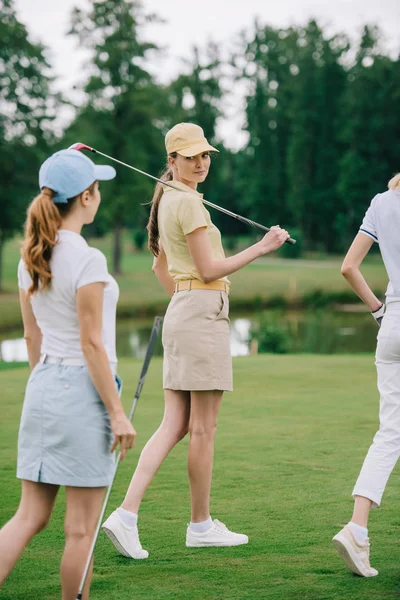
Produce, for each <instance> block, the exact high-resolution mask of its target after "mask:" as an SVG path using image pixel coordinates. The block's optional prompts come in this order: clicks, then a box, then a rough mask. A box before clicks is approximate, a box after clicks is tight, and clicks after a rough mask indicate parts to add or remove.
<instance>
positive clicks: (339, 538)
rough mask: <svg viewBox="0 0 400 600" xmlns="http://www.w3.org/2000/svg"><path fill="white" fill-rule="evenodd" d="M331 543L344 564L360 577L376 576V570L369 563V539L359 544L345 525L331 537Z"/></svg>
mask: <svg viewBox="0 0 400 600" xmlns="http://www.w3.org/2000/svg"><path fill="white" fill-rule="evenodd" d="M332 542H333V545H334V546H335V548H336V550H337V551H338V553H339V555H340V556H341V558H342V559H343V560H344V563H345V565H346V566H347V567H348V568H349V569H350V571H353V573H356V574H357V575H360V576H361V577H376V575H378V571H377V570H376V569H373V568H372V567H371V565H370V564H369V546H370V544H369V539H368V538H367V539H366V541H365V543H364V544H359V543H358V542H357V541H356V539H355V537H354V535H353V533H352V531H351V529H350V527H348V526H347V525H345V526H344V527H343V529H342V530H341V531H339V533H338V534H337V535H335V537H334V538H333V539H332Z"/></svg>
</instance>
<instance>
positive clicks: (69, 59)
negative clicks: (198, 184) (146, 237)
mask: <svg viewBox="0 0 400 600" xmlns="http://www.w3.org/2000/svg"><path fill="white" fill-rule="evenodd" d="M14 2H15V6H16V9H17V13H18V17H19V18H20V20H21V21H23V22H24V23H25V25H26V26H27V28H28V32H29V33H30V35H31V37H32V39H35V40H38V39H39V40H40V41H41V42H42V43H43V44H44V45H46V46H47V47H49V49H50V55H49V58H50V61H51V63H52V65H53V66H54V71H55V74H56V75H57V77H58V81H59V87H60V88H61V89H62V90H64V91H65V92H69V91H70V90H71V89H72V87H73V85H74V84H77V83H79V81H80V80H82V70H81V66H82V63H83V61H84V59H85V56H86V55H85V53H84V51H83V50H82V49H79V47H78V44H77V41H76V40H75V39H73V38H71V37H70V38H68V37H67V36H66V32H67V31H68V26H69V20H70V14H71V10H72V8H73V7H74V6H79V7H85V6H88V5H89V4H90V1H89V0H62V2H57V1H56V0H14ZM143 5H144V7H145V8H146V9H147V10H148V12H153V13H156V14H158V15H159V16H160V17H162V18H163V19H164V20H165V21H166V23H165V24H163V25H156V24H153V25H151V26H149V27H148V31H147V37H148V38H150V40H152V41H156V42H158V44H159V45H161V46H164V47H165V48H166V51H165V52H163V56H162V58H160V59H158V60H157V64H155V65H153V72H154V73H155V75H156V76H157V78H158V79H159V81H163V82H166V81H168V80H169V79H171V78H172V77H174V76H175V75H176V74H177V73H178V72H179V71H180V69H182V63H181V61H180V58H182V57H184V56H185V55H187V54H188V52H189V51H190V48H191V47H192V46H193V45H194V44H196V45H199V46H200V47H201V46H204V44H205V43H206V42H207V40H209V39H213V40H215V41H218V42H220V43H221V44H222V47H223V48H224V49H225V50H226V51H227V52H228V51H229V49H232V48H234V44H235V35H236V34H237V33H238V32H239V31H240V30H241V29H243V28H245V29H248V30H249V29H250V30H251V26H252V24H253V23H254V20H255V18H256V17H257V18H258V19H259V21H260V22H261V23H268V24H271V25H273V26H282V27H286V26H289V25H293V24H295V25H298V24H299V25H301V24H303V23H305V22H306V21H307V20H308V19H309V18H311V17H316V18H317V19H318V21H319V23H320V24H321V25H322V26H324V27H327V28H328V30H329V32H336V31H344V32H346V33H348V34H350V35H352V36H356V35H357V34H358V33H359V32H360V30H361V28H362V26H363V25H364V24H377V25H379V26H380V27H381V28H382V31H383V32H384V34H385V38H386V43H387V47H388V48H389V49H390V50H391V51H392V52H393V53H397V52H398V51H399V50H400V36H399V23H400V0H379V1H378V0H200V1H198V2H196V1H194V0H192V1H191V0H144V1H143ZM232 123H235V124H234V125H233V124H232ZM238 128H239V129H240V119H237V118H235V119H233V120H232V121H231V122H225V123H221V127H220V135H221V136H222V138H223V139H224V140H225V141H226V142H227V143H228V144H229V145H231V146H236V145H237V140H238V138H240V135H239V133H240V132H239V131H237V129H238Z"/></svg>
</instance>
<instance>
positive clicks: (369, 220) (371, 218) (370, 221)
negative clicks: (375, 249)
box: [360, 196, 378, 242]
mask: <svg viewBox="0 0 400 600" xmlns="http://www.w3.org/2000/svg"><path fill="white" fill-rule="evenodd" d="M376 198H377V196H375V198H373V200H372V202H371V204H370V206H369V208H368V210H367V212H366V213H365V217H364V219H363V222H362V224H361V227H360V233H364V234H365V235H367V236H368V237H370V238H371V239H372V240H374V242H378V234H377V232H376V224H375V223H376V219H375V199H376Z"/></svg>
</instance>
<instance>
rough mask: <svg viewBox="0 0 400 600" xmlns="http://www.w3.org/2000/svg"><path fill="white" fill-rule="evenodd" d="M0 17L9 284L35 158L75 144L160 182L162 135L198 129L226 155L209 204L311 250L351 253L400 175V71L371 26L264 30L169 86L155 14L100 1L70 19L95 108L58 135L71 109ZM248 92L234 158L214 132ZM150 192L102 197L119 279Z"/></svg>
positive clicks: (130, 181) (132, 184)
mask: <svg viewBox="0 0 400 600" xmlns="http://www.w3.org/2000/svg"><path fill="white" fill-rule="evenodd" d="M0 17H1V18H0V39H1V40H2V44H1V46H0V134H1V135H0V149H1V151H2V160H1V161H0V177H1V185H0V282H1V264H2V260H1V258H2V249H3V247H4V242H5V241H6V240H7V239H8V238H10V237H12V236H13V235H15V233H16V232H19V231H21V228H22V224H23V221H24V215H25V211H26V207H27V205H28V202H29V201H30V199H31V198H32V197H33V196H34V195H35V192H36V190H37V171H38V167H39V165H40V163H41V162H42V160H44V159H45V158H46V156H47V155H48V154H50V153H51V152H54V151H56V150H58V149H60V148H65V147H68V146H69V145H70V144H72V143H74V142H76V141H83V142H85V143H87V144H90V145H91V146H93V147H98V148H99V149H104V151H105V152H106V153H107V154H110V155H112V156H115V157H118V158H120V159H121V160H123V161H124V162H127V163H130V164H134V165H135V166H137V167H138V168H140V169H142V170H145V171H147V172H149V173H152V174H154V175H158V174H159V173H160V171H161V169H162V168H163V163H164V161H165V149H164V135H165V133H166V131H167V130H168V129H169V128H170V127H171V126H173V125H174V124H175V123H177V122H179V121H192V122H195V123H198V124H199V125H201V126H202V127H203V129H204V131H205V134H206V136H207V137H208V138H209V140H210V142H211V143H212V144H213V145H217V146H218V148H219V149H220V154H219V155H218V156H217V157H215V158H214V159H213V166H212V171H211V173H210V176H209V177H208V179H207V181H206V182H205V183H204V185H203V186H202V190H201V191H202V192H204V195H205V197H206V198H207V199H208V200H210V201H212V202H215V203H217V204H221V205H222V206H225V207H227V208H229V209H230V210H233V211H235V212H239V213H241V214H244V215H245V216H247V217H249V218H251V219H253V220H256V221H259V222H261V223H264V224H267V225H271V224H276V223H279V224H280V225H281V226H285V227H287V228H288V229H289V230H290V232H291V234H292V237H297V238H298V239H299V242H300V243H299V246H298V250H299V249H304V250H306V251H323V252H329V253H335V252H343V251H344V250H345V248H346V247H347V245H348V244H349V241H350V240H351V239H352V237H353V236H354V234H355V233H356V231H357V228H358V226H359V224H360V221H361V219H362V217H363V214H364V213H365V210H366V208H367V206H368V204H369V201H370V200H371V198H372V197H373V196H374V195H375V194H376V193H378V192H380V191H383V189H384V188H385V186H386V182H387V181H388V179H389V178H390V177H391V176H392V175H393V173H395V172H397V171H399V170H400V158H399V157H400V111H399V110H398V107H399V99H400V60H399V57H397V58H393V57H392V56H390V55H389V54H388V53H387V52H386V51H385V50H384V49H382V35H381V32H380V31H379V29H378V28H377V27H373V26H365V27H364V29H363V31H362V33H361V35H360V39H359V40H358V41H357V42H353V43H351V41H350V39H349V38H348V36H347V35H345V34H342V33H338V34H334V35H328V34H327V33H326V32H325V31H324V30H323V28H321V27H320V25H319V24H318V23H317V22H316V21H315V20H310V21H309V22H308V23H307V24H306V25H305V26H293V27H289V28H273V27H271V26H268V25H264V24H260V23H258V22H256V23H254V26H253V29H252V31H251V35H249V34H247V35H244V34H242V35H241V36H239V35H238V42H237V44H236V46H235V51H234V52H233V53H232V55H231V56H230V57H229V58H228V59H226V58H224V59H222V58H221V48H220V47H219V46H218V45H217V44H215V43H208V44H207V45H206V47H204V48H196V47H194V48H192V50H191V51H190V53H189V55H188V56H186V57H184V59H185V65H184V68H183V69H182V71H183V72H182V74H181V75H179V76H178V77H177V78H175V79H174V80H173V81H171V82H170V83H168V85H161V84H160V83H158V82H157V81H156V79H155V78H154V76H153V75H152V74H151V71H152V70H151V68H150V67H151V65H152V63H154V61H157V60H158V59H159V56H160V53H161V52H162V49H160V48H159V47H158V46H157V43H155V42H152V41H150V40H146V39H144V36H143V31H144V29H145V27H146V24H147V23H148V21H149V20H152V19H155V18H156V17H155V16H154V15H149V14H147V13H146V11H145V10H144V8H143V6H142V4H141V3H140V2H139V1H138V0H93V1H92V2H91V6H90V8H89V9H88V10H84V9H78V8H75V9H74V10H73V11H72V14H71V18H70V31H69V33H68V35H70V36H73V37H74V38H75V39H76V40H77V41H79V43H80V44H81V45H82V46H84V47H86V48H88V49H89V50H90V51H91V60H90V64H88V65H87V66H86V67H85V68H86V72H85V73H86V82H85V84H84V86H83V89H82V91H83V92H84V98H85V100H84V102H83V103H82V104H81V105H79V106H76V107H74V109H75V113H74V114H75V117H74V119H73V122H72V123H71V124H70V125H69V126H68V127H66V128H65V131H64V132H63V134H62V136H61V137H60V136H59V135H58V136H56V135H55V133H54V129H55V128H54V121H55V119H56V118H57V115H58V113H59V111H60V109H61V108H62V107H63V105H65V104H66V102H67V101H66V99H65V98H63V96H62V95H61V94H55V93H54V92H53V87H54V86H53V80H52V77H51V69H50V67H51V65H49V64H48V61H47V59H46V52H45V47H44V46H43V45H42V44H40V43H33V42H32V41H31V40H30V39H29V37H28V34H27V30H26V27H25V26H24V25H23V24H22V23H21V22H20V21H19V20H18V18H17V15H16V11H15V7H14V1H13V0H0ZM165 26H166V27H168V24H165ZM243 83H244V84H245V85H244V89H246V94H245V124H244V128H245V131H246V132H247V142H246V144H245V145H244V147H243V148H242V149H241V150H239V151H232V150H230V149H228V148H225V147H224V146H223V144H222V143H221V140H219V139H218V136H217V124H218V120H219V119H220V118H221V117H223V116H225V110H224V107H225V106H226V101H227V95H228V93H229V91H230V89H232V88H234V87H235V86H243ZM152 191H153V183H152V182H151V180H149V179H147V178H145V177H142V176H138V175H134V174H132V172H131V171H129V170H128V169H124V168H120V169H118V178H117V179H116V180H114V181H113V182H110V184H109V185H108V186H107V201H106V202H104V203H102V205H101V209H100V213H99V217H98V219H97V220H96V224H95V225H94V226H93V227H92V230H91V233H92V234H96V235H103V234H105V233H108V232H112V233H113V240H114V243H113V247H114V252H113V266H114V271H115V272H116V273H118V272H119V271H120V264H121V253H122V242H121V233H122V231H123V230H124V229H126V228H128V229H129V230H131V231H136V232H137V233H138V237H139V236H140V235H142V232H143V231H144V228H145V224H146V221H147V216H148V210H149V207H148V206H146V202H149V200H151V197H152ZM212 218H213V220H214V222H215V223H216V224H217V225H218V226H219V227H220V228H221V230H222V233H223V235H224V237H225V238H227V239H228V240H229V239H230V240H231V241H232V244H234V242H235V240H236V239H237V237H238V236H239V235H240V234H246V233H251V232H248V230H247V229H246V228H245V226H243V225H242V224H240V223H238V222H236V221H234V220H231V219H230V218H228V217H225V216H223V215H221V214H220V213H215V212H213V214H212Z"/></svg>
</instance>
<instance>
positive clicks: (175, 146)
mask: <svg viewBox="0 0 400 600" xmlns="http://www.w3.org/2000/svg"><path fill="white" fill-rule="evenodd" d="M165 147H166V149H167V153H168V154H172V153H173V152H178V154H181V155H182V156H196V155H197V154H201V153H202V152H210V151H212V152H219V151H218V150H217V149H216V148H214V147H213V146H211V145H210V144H209V143H208V141H207V139H206V137H205V135H204V131H203V130H202V128H201V127H199V126H198V125H195V124H194V123H178V125H175V126H174V127H173V128H172V129H170V130H169V131H168V133H167V135H166V136H165Z"/></svg>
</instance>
